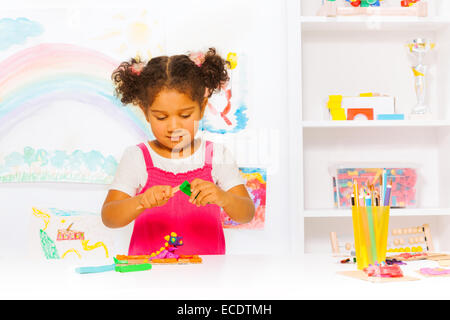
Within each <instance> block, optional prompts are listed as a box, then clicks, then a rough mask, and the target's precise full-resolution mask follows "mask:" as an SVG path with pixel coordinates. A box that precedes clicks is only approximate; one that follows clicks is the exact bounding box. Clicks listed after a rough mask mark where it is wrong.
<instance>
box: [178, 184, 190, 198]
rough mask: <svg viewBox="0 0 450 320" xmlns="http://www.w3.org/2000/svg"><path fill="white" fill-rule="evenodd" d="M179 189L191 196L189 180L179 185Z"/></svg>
mask: <svg viewBox="0 0 450 320" xmlns="http://www.w3.org/2000/svg"><path fill="white" fill-rule="evenodd" d="M180 190H181V192H183V193H185V194H187V195H188V196H191V194H192V193H191V184H190V183H189V181H184V182H183V183H182V184H181V185H180Z"/></svg>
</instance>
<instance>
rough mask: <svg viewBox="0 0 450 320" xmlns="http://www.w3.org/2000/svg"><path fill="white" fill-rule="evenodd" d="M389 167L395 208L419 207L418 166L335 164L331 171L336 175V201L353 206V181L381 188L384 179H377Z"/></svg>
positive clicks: (334, 185) (334, 187)
mask: <svg viewBox="0 0 450 320" xmlns="http://www.w3.org/2000/svg"><path fill="white" fill-rule="evenodd" d="M383 169H386V177H387V179H386V180H387V181H388V182H389V181H391V180H392V191H391V201H390V207H391V208H414V207H417V197H416V188H417V178H418V173H417V172H418V170H417V168H416V167H415V166H412V165H408V166H402V165H400V166H385V167H382V166H367V165H364V166H355V165H345V164H344V165H333V166H330V168H329V172H330V174H331V175H332V177H333V191H334V203H335V207H337V208H350V207H351V205H352V204H351V194H352V192H353V181H354V180H356V181H357V182H358V185H359V186H366V187H368V185H369V183H373V184H374V186H375V188H376V189H379V188H380V179H378V178H377V179H375V177H376V176H377V175H379V173H380V170H383Z"/></svg>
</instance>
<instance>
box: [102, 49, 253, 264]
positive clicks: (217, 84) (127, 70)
mask: <svg viewBox="0 0 450 320" xmlns="http://www.w3.org/2000/svg"><path fill="white" fill-rule="evenodd" d="M226 64H227V62H226V61H224V60H223V59H222V58H221V57H220V56H219V55H217V54H216V51H215V49H213V48H210V49H209V50H208V52H207V53H206V54H195V55H193V54H191V55H190V56H187V55H175V56H171V57H167V56H161V57H156V58H153V59H151V60H150V61H149V62H148V63H147V64H145V63H143V62H140V61H137V60H136V59H131V62H123V63H122V64H121V65H120V66H119V67H118V68H117V69H116V70H115V71H114V73H113V74H112V79H113V81H114V84H115V86H116V93H117V95H118V96H119V97H121V101H122V103H124V104H128V103H133V104H135V105H137V106H139V107H140V108H141V109H142V110H143V111H144V113H145V116H146V119H147V121H148V122H149V123H150V126H151V128H152V132H153V135H154V136H155V140H153V141H149V142H146V143H141V144H139V145H138V146H131V147H128V148H127V149H126V150H125V152H124V154H123V157H122V159H121V161H120V164H119V166H118V169H117V172H116V175H115V178H114V181H113V183H112V186H111V188H110V190H109V192H108V195H107V197H106V200H105V202H104V204H103V208H102V220H103V223H104V224H105V225H106V226H107V227H110V228H119V227H123V226H125V225H127V224H129V223H130V222H132V221H134V228H133V234H132V236H131V241H130V246H129V250H128V254H129V255H148V254H150V253H151V252H154V251H157V250H159V248H161V246H163V245H164V242H163V241H164V240H163V239H164V236H166V235H168V234H170V233H171V232H175V233H177V234H178V235H180V236H182V237H183V240H184V241H183V243H184V245H183V246H181V247H180V248H179V250H178V251H177V252H178V253H180V254H224V253H225V238H224V234H223V230H222V225H221V220H220V207H222V208H223V209H224V211H225V212H226V213H227V214H228V215H229V216H230V217H231V218H232V219H233V220H235V221H237V222H240V223H246V222H249V221H250V220H251V219H252V218H253V215H254V211H255V208H254V205H253V202H252V200H251V198H250V197H249V195H248V193H247V190H246V188H245V186H244V182H243V179H242V178H241V176H240V174H239V171H238V168H237V166H236V163H235V161H234V159H233V158H232V156H231V155H230V152H229V151H228V150H227V149H225V148H224V147H223V146H221V145H218V144H214V145H213V143H211V142H209V141H204V140H202V139H200V138H195V135H196V133H197V131H198V125H199V121H200V120H201V119H202V117H203V114H204V112H205V107H206V105H207V103H208V98H209V97H211V95H212V94H213V92H214V91H217V90H220V88H221V87H222V86H223V85H224V84H225V83H226V81H228V80H229V77H228V74H227V70H226ZM185 180H188V181H189V182H190V183H191V192H192V195H191V196H190V197H188V196H187V195H186V194H184V193H182V192H176V189H174V187H176V186H179V185H180V184H181V183H182V182H183V181H185Z"/></svg>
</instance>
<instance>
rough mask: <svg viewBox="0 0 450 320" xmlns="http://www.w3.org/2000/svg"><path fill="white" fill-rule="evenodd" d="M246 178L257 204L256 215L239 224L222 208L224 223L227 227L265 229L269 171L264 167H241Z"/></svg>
mask: <svg viewBox="0 0 450 320" xmlns="http://www.w3.org/2000/svg"><path fill="white" fill-rule="evenodd" d="M239 171H240V173H241V175H242V177H243V178H244V179H245V181H246V183H245V186H246V188H247V191H248V193H249V194H250V197H251V198H252V200H253V202H254V204H255V216H254V218H253V220H252V221H250V222H249V223H245V224H239V223H237V222H235V221H233V220H231V218H230V217H229V216H227V215H226V213H225V212H224V211H223V210H222V212H221V218H222V225H223V227H224V228H227V229H263V228H264V223H265V220H266V184H267V173H266V169H263V168H239Z"/></svg>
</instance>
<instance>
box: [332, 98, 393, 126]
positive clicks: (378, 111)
mask: <svg viewBox="0 0 450 320" xmlns="http://www.w3.org/2000/svg"><path fill="white" fill-rule="evenodd" d="M327 108H328V110H329V111H330V115H331V119H332V120H374V119H375V118H377V119H379V120H382V119H383V117H386V116H387V117H389V116H390V115H394V113H395V98H394V97H390V96H386V95H381V94H379V93H372V92H370V93H361V94H360V95H359V96H357V97H351V96H342V95H330V96H328V102H327ZM379 116H381V118H380V117H379Z"/></svg>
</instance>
